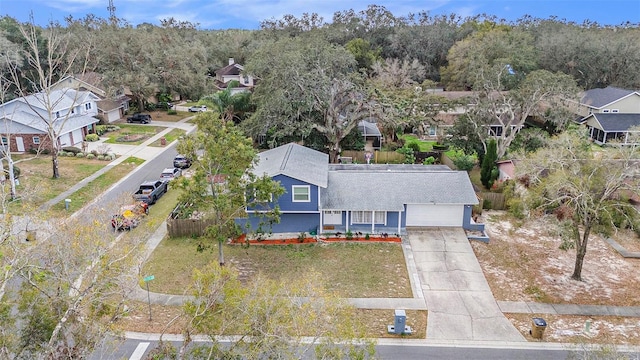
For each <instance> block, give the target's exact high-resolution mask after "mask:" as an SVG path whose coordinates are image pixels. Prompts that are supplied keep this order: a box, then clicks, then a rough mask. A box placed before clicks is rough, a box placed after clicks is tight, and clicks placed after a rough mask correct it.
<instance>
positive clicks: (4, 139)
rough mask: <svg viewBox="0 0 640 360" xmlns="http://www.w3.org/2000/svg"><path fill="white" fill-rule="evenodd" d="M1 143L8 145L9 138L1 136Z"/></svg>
mask: <svg viewBox="0 0 640 360" xmlns="http://www.w3.org/2000/svg"><path fill="white" fill-rule="evenodd" d="M2 145H9V139H8V138H7V137H6V136H3V137H2Z"/></svg>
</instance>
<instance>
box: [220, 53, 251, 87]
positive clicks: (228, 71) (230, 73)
mask: <svg viewBox="0 0 640 360" xmlns="http://www.w3.org/2000/svg"><path fill="white" fill-rule="evenodd" d="M215 75H216V76H215V79H214V85H215V87H216V88H217V89H218V90H226V89H227V86H228V85H229V83H230V82H231V81H233V80H235V81H237V82H238V83H239V86H238V87H234V88H232V89H231V95H233V94H237V93H239V92H243V91H251V90H253V86H254V85H255V82H254V78H253V76H251V75H249V74H247V73H245V72H244V67H243V66H242V65H240V64H238V63H236V61H235V60H234V59H233V58H229V65H227V66H225V67H223V68H221V69H218V70H216V72H215Z"/></svg>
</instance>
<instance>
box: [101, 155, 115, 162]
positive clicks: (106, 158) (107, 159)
mask: <svg viewBox="0 0 640 360" xmlns="http://www.w3.org/2000/svg"><path fill="white" fill-rule="evenodd" d="M102 157H103V159H102V160H106V161H111V160H113V159H111V156H109V155H102Z"/></svg>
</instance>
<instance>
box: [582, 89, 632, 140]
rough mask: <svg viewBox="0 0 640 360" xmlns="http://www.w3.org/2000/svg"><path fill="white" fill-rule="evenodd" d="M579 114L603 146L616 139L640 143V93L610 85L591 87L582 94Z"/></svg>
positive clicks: (595, 138)
mask: <svg viewBox="0 0 640 360" xmlns="http://www.w3.org/2000/svg"><path fill="white" fill-rule="evenodd" d="M578 115H579V116H581V120H580V122H581V123H582V124H584V125H585V126H586V127H587V128H588V129H589V136H590V137H591V139H592V140H593V141H594V142H595V143H597V144H600V145H603V144H606V143H607V142H612V141H617V142H619V143H621V144H637V143H638V138H639V137H640V131H639V129H638V128H639V127H640V92H638V91H633V90H625V89H620V88H616V87H613V86H608V87H606V88H604V89H591V90H587V91H585V92H584V94H583V95H582V97H581V100H580V105H579V110H578Z"/></svg>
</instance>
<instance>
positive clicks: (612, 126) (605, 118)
mask: <svg viewBox="0 0 640 360" xmlns="http://www.w3.org/2000/svg"><path fill="white" fill-rule="evenodd" d="M592 116H593V117H595V118H596V121H598V122H599V123H600V125H601V126H602V130H604V131H608V132H614V131H617V132H623V131H627V130H629V129H630V128H632V127H634V126H640V114H620V113H613V114H612V113H607V114H592Z"/></svg>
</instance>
